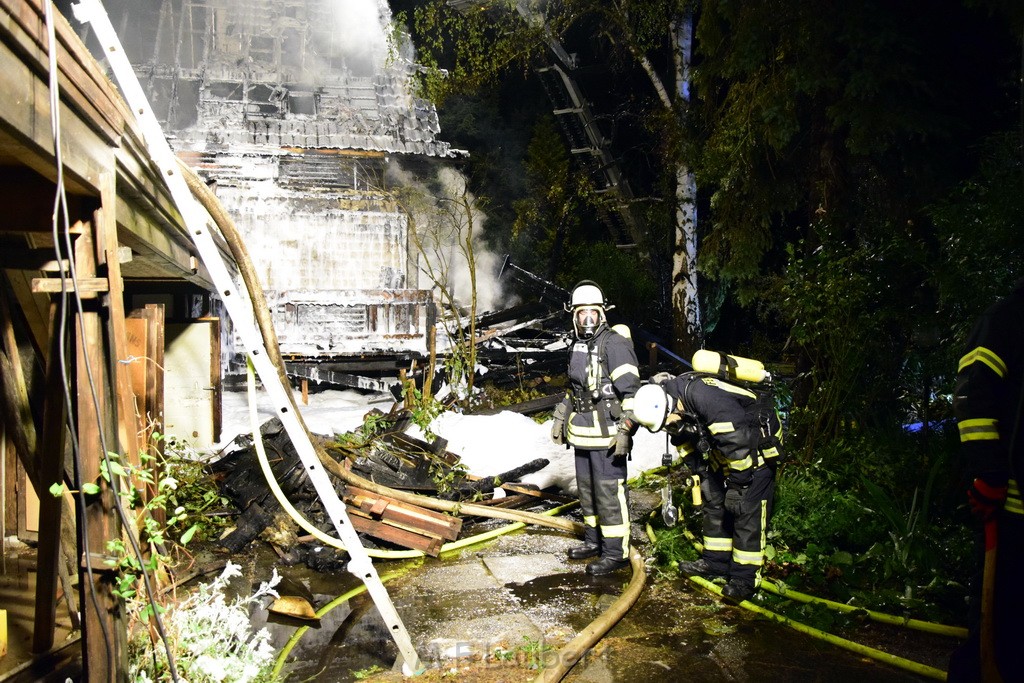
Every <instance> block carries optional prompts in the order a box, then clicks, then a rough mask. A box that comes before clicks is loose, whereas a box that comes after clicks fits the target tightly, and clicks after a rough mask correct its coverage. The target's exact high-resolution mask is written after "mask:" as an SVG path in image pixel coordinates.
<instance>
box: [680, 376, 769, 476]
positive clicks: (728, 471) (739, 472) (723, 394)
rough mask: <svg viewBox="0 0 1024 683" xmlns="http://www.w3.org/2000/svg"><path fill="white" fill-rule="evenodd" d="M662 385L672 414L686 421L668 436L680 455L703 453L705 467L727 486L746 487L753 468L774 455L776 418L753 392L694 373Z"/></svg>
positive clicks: (764, 462) (762, 464)
mask: <svg viewBox="0 0 1024 683" xmlns="http://www.w3.org/2000/svg"><path fill="white" fill-rule="evenodd" d="M662 386H663V387H664V388H665V391H666V393H668V395H669V396H671V397H672V398H673V399H675V401H676V407H675V411H674V412H676V413H682V414H683V418H684V421H687V422H689V423H690V425H692V429H691V431H689V432H688V433H681V434H680V436H681V437H682V438H680V439H673V442H674V443H676V445H677V446H678V447H679V450H680V453H682V454H683V455H687V454H688V453H691V452H693V451H694V450H700V451H701V452H705V453H707V456H708V459H709V463H708V464H709V466H710V467H711V468H712V469H713V470H715V471H722V472H723V475H724V476H725V478H726V480H727V481H728V482H729V483H730V484H732V485H734V486H746V485H748V484H749V483H750V480H751V477H753V474H754V471H755V470H756V469H757V468H758V467H763V466H765V465H766V464H768V463H769V462H770V461H771V460H772V459H774V458H776V457H778V456H779V454H780V446H781V433H782V424H781V421H780V420H779V417H778V414H777V413H776V412H775V409H774V407H773V406H772V407H768V408H766V407H765V406H764V404H763V402H762V401H759V400H758V396H757V394H755V393H754V392H753V391H750V390H749V389H745V388H743V387H740V386H736V385H733V384H730V383H729V382H725V381H724V380H721V379H718V378H717V377H710V376H706V375H701V374H698V373H684V374H682V375H679V376H678V377H675V378H673V379H670V380H667V381H665V382H664V383H663V384H662ZM684 424H685V422H684ZM702 441H703V443H701V442H702Z"/></svg>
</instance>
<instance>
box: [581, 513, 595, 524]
mask: <svg viewBox="0 0 1024 683" xmlns="http://www.w3.org/2000/svg"><path fill="white" fill-rule="evenodd" d="M583 523H584V524H586V525H587V526H593V527H596V526H597V515H583Z"/></svg>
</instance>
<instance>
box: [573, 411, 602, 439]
mask: <svg viewBox="0 0 1024 683" xmlns="http://www.w3.org/2000/svg"><path fill="white" fill-rule="evenodd" d="M590 417H591V420H593V421H594V424H593V425H578V424H573V423H572V422H570V423H569V433H570V434H578V435H579V436H601V435H602V434H603V432H602V430H601V426H600V422H598V421H599V420H600V419H601V418H600V417H598V415H597V413H591V414H590Z"/></svg>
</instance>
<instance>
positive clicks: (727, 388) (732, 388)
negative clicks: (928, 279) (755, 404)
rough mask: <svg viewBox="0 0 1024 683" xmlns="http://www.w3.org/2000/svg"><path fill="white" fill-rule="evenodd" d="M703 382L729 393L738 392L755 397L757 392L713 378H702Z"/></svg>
mask: <svg viewBox="0 0 1024 683" xmlns="http://www.w3.org/2000/svg"><path fill="white" fill-rule="evenodd" d="M708 379H710V380H711V381H708ZM704 383H705V384H707V385H708V386H712V387H717V388H719V389H721V390H722V391H728V392H729V393H730V394H739V395H740V396H746V397H748V398H757V394H755V393H754V392H752V391H750V390H749V389H744V388H743V387H737V386H735V385H732V384H729V383H728V382H719V381H718V380H716V379H714V378H707V379H705V380H704Z"/></svg>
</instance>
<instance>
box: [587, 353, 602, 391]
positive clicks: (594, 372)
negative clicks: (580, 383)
mask: <svg viewBox="0 0 1024 683" xmlns="http://www.w3.org/2000/svg"><path fill="white" fill-rule="evenodd" d="M588 360H589V361H590V362H589V363H588V364H587V390H588V391H590V392H591V393H593V392H595V391H597V383H598V382H599V381H600V380H601V359H600V358H598V356H597V354H596V353H591V354H590V355H589V356H588Z"/></svg>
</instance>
